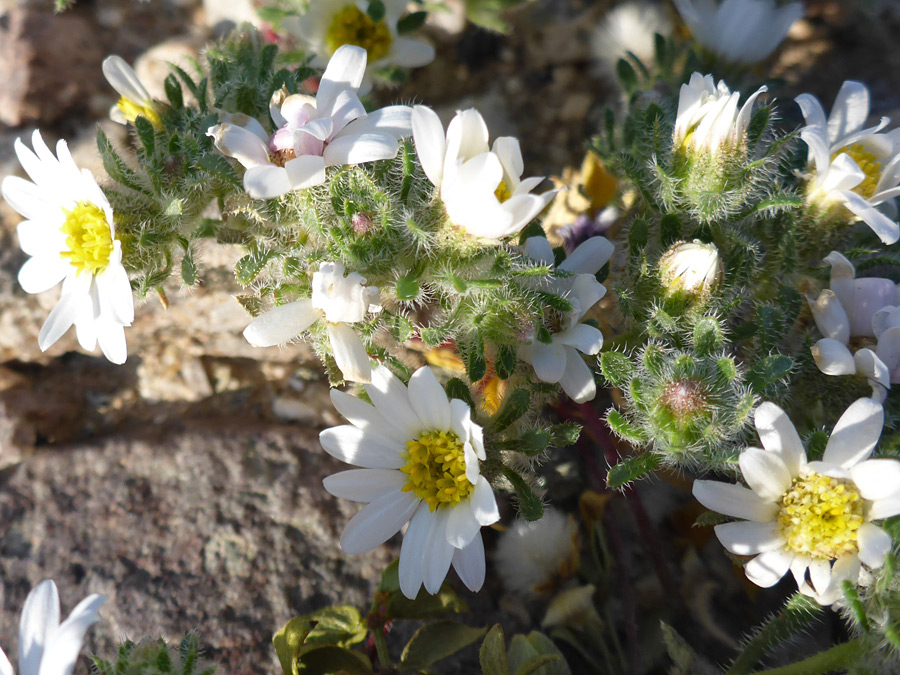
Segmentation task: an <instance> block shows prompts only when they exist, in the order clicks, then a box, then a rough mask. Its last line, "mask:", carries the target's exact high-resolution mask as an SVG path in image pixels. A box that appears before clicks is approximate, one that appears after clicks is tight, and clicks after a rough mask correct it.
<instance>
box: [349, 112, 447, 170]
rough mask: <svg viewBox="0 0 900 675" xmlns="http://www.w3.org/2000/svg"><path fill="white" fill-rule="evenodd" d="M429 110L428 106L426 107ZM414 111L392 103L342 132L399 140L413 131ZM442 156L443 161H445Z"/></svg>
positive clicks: (354, 122)
mask: <svg viewBox="0 0 900 675" xmlns="http://www.w3.org/2000/svg"><path fill="white" fill-rule="evenodd" d="M426 110H427V108H426ZM412 112H413V109H412V108H410V107H409V106H408V105H391V106H387V107H386V108H379V109H378V110H374V111H372V112H370V113H369V114H368V115H365V116H364V117H360V118H358V119H355V120H354V121H352V122H351V123H350V124H348V125H347V126H346V127H344V129H343V131H342V132H341V134H342V135H344V136H358V135H360V134H365V133H372V132H377V133H382V134H387V135H389V136H392V137H393V138H396V139H397V140H399V139H401V138H406V137H407V136H409V135H410V134H411V133H412V122H411V118H412ZM440 134H441V141H442V142H443V139H444V130H443V127H442V128H441V130H440ZM443 159H444V158H443V157H441V161H443Z"/></svg>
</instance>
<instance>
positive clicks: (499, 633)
mask: <svg viewBox="0 0 900 675" xmlns="http://www.w3.org/2000/svg"><path fill="white" fill-rule="evenodd" d="M478 661H479V663H481V672H482V675H509V665H508V664H507V662H506V638H505V637H504V635H503V628H502V627H501V626H500V624H499V623H498V624H494V627H493V628H491V629H490V630H489V631H488V634H487V635H485V636H484V642H482V643H481V649H480V650H479V652H478Z"/></svg>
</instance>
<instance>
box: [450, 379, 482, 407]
mask: <svg viewBox="0 0 900 675" xmlns="http://www.w3.org/2000/svg"><path fill="white" fill-rule="evenodd" d="M444 390H445V391H446V392H447V398H450V399H454V398H458V399H459V400H461V401H465V402H466V403H468V404H469V407H470V408H471V409H472V410H474V409H475V400H474V399H473V398H472V392H471V391H469V385H467V384H466V383H465V382H463V381H462V380H461V379H459V378H458V377H453V378H450V380H448V381H447V386H445V387H444Z"/></svg>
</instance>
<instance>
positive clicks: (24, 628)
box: [0, 579, 106, 675]
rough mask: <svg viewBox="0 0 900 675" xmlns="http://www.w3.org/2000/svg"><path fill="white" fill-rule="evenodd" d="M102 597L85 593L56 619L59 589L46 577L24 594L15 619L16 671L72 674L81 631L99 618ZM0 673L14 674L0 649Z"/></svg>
mask: <svg viewBox="0 0 900 675" xmlns="http://www.w3.org/2000/svg"><path fill="white" fill-rule="evenodd" d="M104 602H106V598H105V597H104V596H102V595H89V596H88V597H86V598H85V599H84V600H82V601H81V602H79V603H78V605H77V606H76V607H75V609H73V610H72V613H71V614H69V618H67V619H66V620H65V621H63V622H62V623H60V622H59V592H58V591H57V590H56V584H54V583H53V582H52V581H50V580H49V579H48V580H47V581H42V582H41V583H39V584H38V585H37V586H35V587H34V588H33V589H31V592H30V593H29V594H28V597H27V598H25V606H24V607H23V608H22V620H21V621H20V623H19V675H72V669H73V668H75V662H76V661H77V660H78V653H79V652H80V651H81V643H82V642H83V641H84V634H85V633H86V632H87V630H88V628H90V627H91V626H92V625H93V624H95V623H97V621H99V620H100V614H99V612H100V608H101V607H102V606H103V603H104ZM0 675H15V671H14V670H13V667H12V665H11V664H10V662H9V659H8V658H7V657H6V654H4V653H3V650H2V649H0Z"/></svg>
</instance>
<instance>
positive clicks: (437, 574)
mask: <svg viewBox="0 0 900 675" xmlns="http://www.w3.org/2000/svg"><path fill="white" fill-rule="evenodd" d="M449 515H450V514H449V512H448V510H447V509H446V508H443V509H441V508H439V509H437V510H436V511H435V513H434V518H433V519H432V521H431V530H430V531H429V532H428V541H427V542H426V544H425V555H424V556H423V557H422V581H423V583H424V584H425V590H426V591H428V592H429V593H431V594H432V595H433V594H435V593H437V592H438V591H439V590H440V589H441V584H442V583H443V582H444V579H445V578H446V576H447V572H448V571H449V570H450V562H451V561H452V560H453V552H454V551H455V550H456V549H454V548H453V547H452V546H451V545H450V543H449V542H448V541H447V518H448V517H449Z"/></svg>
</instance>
